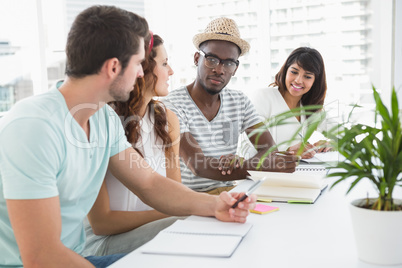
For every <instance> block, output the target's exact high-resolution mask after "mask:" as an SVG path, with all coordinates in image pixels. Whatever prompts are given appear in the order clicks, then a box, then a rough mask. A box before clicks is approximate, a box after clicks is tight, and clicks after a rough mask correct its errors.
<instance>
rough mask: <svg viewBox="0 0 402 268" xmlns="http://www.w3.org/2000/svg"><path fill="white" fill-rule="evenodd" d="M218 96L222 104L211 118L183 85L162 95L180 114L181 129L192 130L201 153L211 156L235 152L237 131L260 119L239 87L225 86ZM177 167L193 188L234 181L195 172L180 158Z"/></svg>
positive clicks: (166, 103) (201, 189) (170, 106)
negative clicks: (220, 179)
mask: <svg viewBox="0 0 402 268" xmlns="http://www.w3.org/2000/svg"><path fill="white" fill-rule="evenodd" d="M219 97H220V99H221V105H220V107H219V111H218V114H217V115H216V116H215V118H214V119H212V120H211V121H208V119H206V118H205V116H204V114H203V113H202V112H201V110H200V109H199V108H198V106H197V105H196V104H195V102H194V101H193V99H192V98H191V96H190V94H189V92H188V90H187V88H186V87H182V88H179V89H177V90H174V91H172V92H170V93H169V95H168V96H167V97H165V98H164V99H163V102H164V103H165V105H166V107H167V108H169V109H171V110H172V111H173V112H174V113H176V115H177V117H178V118H179V121H180V133H185V132H189V133H191V135H192V136H193V137H194V139H195V140H196V141H197V142H198V144H199V145H200V147H201V150H202V151H203V155H204V156H208V157H214V158H219V157H220V156H222V155H227V154H235V153H236V149H237V142H238V138H239V135H240V134H241V133H243V132H244V131H245V130H246V129H248V128H249V127H251V126H254V125H256V124H258V123H260V122H261V119H260V117H259V116H258V114H257V112H256V110H255V108H254V106H253V105H252V104H251V102H250V100H249V99H248V98H247V96H246V95H245V94H244V93H242V92H241V91H237V90H230V89H227V88H224V89H223V90H222V91H221V92H220V93H219ZM195 157H197V156H195ZM201 157H202V156H200V158H201ZM195 162H196V163H198V164H200V165H204V163H202V162H197V159H196V160H195ZM180 168H181V177H182V182H183V184H185V185H186V186H188V187H190V188H191V189H193V190H195V191H209V190H212V189H215V188H218V187H223V186H232V185H233V182H232V181H226V182H225V181H217V180H211V179H206V178H202V177H199V176H195V175H194V174H193V173H192V172H191V170H190V169H189V168H188V167H187V166H186V165H185V163H184V162H183V159H181V161H180ZM216 168H217V167H216Z"/></svg>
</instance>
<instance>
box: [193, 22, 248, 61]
mask: <svg viewBox="0 0 402 268" xmlns="http://www.w3.org/2000/svg"><path fill="white" fill-rule="evenodd" d="M208 40H223V41H228V42H232V43H234V44H236V45H237V46H238V47H239V48H240V56H242V55H244V54H245V53H247V52H248V51H249V50H250V44H249V43H248V42H247V41H245V40H243V39H241V38H240V32H239V28H237V24H236V22H235V21H234V20H232V19H229V18H224V17H222V18H217V19H214V20H213V21H211V22H210V23H209V24H208V25H207V28H205V30H204V32H203V33H199V34H196V35H195V36H194V37H193V43H194V45H195V47H196V48H197V49H199V48H200V44H201V43H202V42H205V41H208Z"/></svg>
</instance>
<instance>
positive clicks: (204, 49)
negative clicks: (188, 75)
mask: <svg viewBox="0 0 402 268" xmlns="http://www.w3.org/2000/svg"><path fill="white" fill-rule="evenodd" d="M193 42H194V45H195V46H196V48H197V49H198V51H197V52H196V53H195V54H194V63H195V65H196V66H197V77H196V80H195V81H194V82H193V83H191V84H189V85H187V86H185V87H182V88H179V89H177V90H174V91H172V92H170V93H169V95H168V96H167V97H166V98H164V100H163V101H164V103H165V104H166V106H167V107H168V108H169V109H171V110H172V111H174V112H175V113H176V115H177V116H178V118H179V121H180V132H181V140H180V157H181V174H182V182H183V183H184V184H185V185H187V186H188V187H190V188H191V189H193V190H195V191H200V192H208V193H211V194H219V193H220V192H221V191H224V190H230V189H231V188H233V185H234V184H233V181H234V180H240V179H245V178H246V176H247V175H248V173H247V170H248V169H253V170H255V169H256V168H257V165H258V162H259V160H260V158H261V157H262V156H263V155H264V154H265V153H266V152H267V150H268V149H269V148H270V147H272V146H273V145H274V144H275V143H274V141H273V139H272V137H271V134H270V133H269V131H267V130H266V131H264V132H263V133H261V135H260V136H259V138H258V139H256V136H253V137H251V141H252V143H253V144H256V148H257V150H258V153H257V154H256V155H255V156H254V157H252V158H251V159H249V160H247V161H244V162H242V161H241V160H240V159H238V158H237V157H236V156H235V154H236V149H237V144H238V137H239V135H240V134H241V133H243V132H246V133H250V132H252V131H253V130H254V129H256V128H258V127H259V126H261V125H262V120H261V118H260V117H259V116H258V114H257V113H256V111H255V108H254V107H253V105H252V104H251V102H250V100H249V99H248V98H247V97H246V96H245V95H244V94H243V93H242V92H240V91H236V90H230V89H228V88H226V85H227V84H228V83H229V81H230V79H231V77H232V76H234V75H235V73H236V70H237V68H238V66H239V61H238V58H239V56H241V55H243V54H245V53H246V52H247V51H248V50H249V47H250V46H249V44H248V43H247V42H246V41H245V40H243V39H241V38H240V34H239V30H238V28H237V25H236V23H235V22H234V21H233V20H232V19H228V18H218V19H215V20H213V21H211V22H210V23H209V24H208V26H207V28H206V29H205V31H204V32H203V33H200V34H197V35H196V36H195V37H194V39H193ZM257 140H258V141H257ZM297 161H298V158H297V157H295V156H290V155H289V156H278V155H276V154H275V153H272V154H270V155H268V156H267V157H266V158H265V159H264V161H263V162H262V166H261V168H262V170H269V171H284V172H293V171H294V170H295V167H296V164H297Z"/></svg>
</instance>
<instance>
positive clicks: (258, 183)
mask: <svg viewBox="0 0 402 268" xmlns="http://www.w3.org/2000/svg"><path fill="white" fill-rule="evenodd" d="M266 179H267V178H266V177H264V178H262V179H261V180H259V181H256V182H255V183H254V184H253V185H251V187H250V188H249V189H248V190H247V192H246V193H245V194H244V195H243V196H242V197H240V199H238V200H237V201H236V203H234V204H233V206H232V208H236V207H237V205H238V204H239V203H240V202H242V201H244V200H245V199H246V198H247V197H249V196H250V195H251V194H252V193H253V192H254V191H255V190H256V189H257V188H258V187H259V186H260V185H261V183H263V182H264V181H265V180H266Z"/></svg>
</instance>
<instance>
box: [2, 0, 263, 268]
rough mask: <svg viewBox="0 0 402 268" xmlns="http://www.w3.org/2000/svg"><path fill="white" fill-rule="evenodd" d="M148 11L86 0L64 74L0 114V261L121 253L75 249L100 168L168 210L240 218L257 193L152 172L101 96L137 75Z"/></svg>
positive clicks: (58, 263)
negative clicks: (220, 189) (204, 188)
mask: <svg viewBox="0 0 402 268" xmlns="http://www.w3.org/2000/svg"><path fill="white" fill-rule="evenodd" d="M148 36H149V30H148V24H147V22H146V20H145V19H144V18H142V17H140V16H138V15H136V14H134V13H131V12H128V11H125V10H122V9H119V8H116V7H112V6H93V7H90V8H88V9H86V10H84V11H83V12H81V13H80V14H79V15H78V16H77V18H76V19H75V21H74V23H73V25H72V27H71V30H70V32H69V35H68V38H67V46H66V55H67V64H66V74H67V78H66V80H65V81H64V82H63V83H59V84H58V85H57V86H56V87H55V88H53V89H52V90H50V91H48V92H46V93H44V94H42V95H38V96H34V97H31V98H28V99H26V100H23V101H21V102H19V103H17V104H16V105H15V106H14V107H13V108H12V109H11V110H10V111H9V113H8V114H7V115H6V116H5V117H4V118H2V119H1V121H0V266H1V267H4V266H10V267H22V266H24V267H34V266H35V267H93V265H95V266H97V267H107V266H109V265H110V264H111V263H113V262H114V261H115V260H116V259H118V258H120V257H121V255H118V256H115V255H109V256H89V257H87V258H83V257H82V256H80V254H81V253H82V250H83V248H84V245H85V233H84V228H83V220H84V218H85V216H86V215H87V213H88V212H89V210H90V209H91V207H92V205H93V203H94V202H95V199H96V197H97V195H98V192H99V189H100V187H101V184H102V182H103V178H104V176H105V173H106V169H107V168H109V170H110V171H111V172H112V174H113V175H114V176H116V178H117V179H118V180H120V181H121V182H122V183H123V184H124V185H125V186H126V187H127V188H129V189H130V190H131V191H133V192H134V193H135V194H136V195H137V196H139V197H140V198H141V200H143V201H144V202H145V203H147V204H148V205H150V206H152V207H155V209H158V210H159V211H161V212H163V213H166V214H169V215H177V216H181V215H183V216H184V215H191V214H195V215H201V216H215V217H217V218H218V219H220V220H222V221H237V222H245V221H246V217H247V215H248V213H249V212H248V210H249V209H251V208H254V206H255V199H256V197H255V195H254V196H251V197H250V198H247V199H246V200H245V201H244V202H241V203H240V204H239V205H238V206H237V207H236V209H233V208H231V206H232V205H233V204H234V203H235V202H236V200H237V199H239V198H240V196H241V194H240V193H231V194H229V193H223V194H221V195H220V196H219V197H214V196H211V195H207V194H200V193H196V192H194V191H192V190H190V189H188V188H187V187H185V186H183V185H182V184H181V183H178V182H175V181H173V180H167V179H166V178H164V177H162V176H161V175H159V174H158V173H157V172H154V171H153V170H152V169H151V168H150V167H149V165H148V164H147V163H146V161H145V160H144V159H143V158H142V157H141V156H140V155H139V154H138V153H137V152H136V151H135V150H134V149H133V148H132V147H131V144H129V143H128V142H127V140H126V137H125V134H124V130H123V127H122V124H121V122H120V120H119V118H118V116H117V115H116V113H115V112H114V111H113V110H112V109H111V108H110V107H109V106H108V105H106V103H107V102H110V101H126V100H127V99H128V98H129V94H130V92H131V91H132V90H133V86H134V84H135V81H136V79H137V77H141V76H142V75H143V70H142V66H141V62H142V61H143V60H144V56H145V50H144V38H147V37H148Z"/></svg>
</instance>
